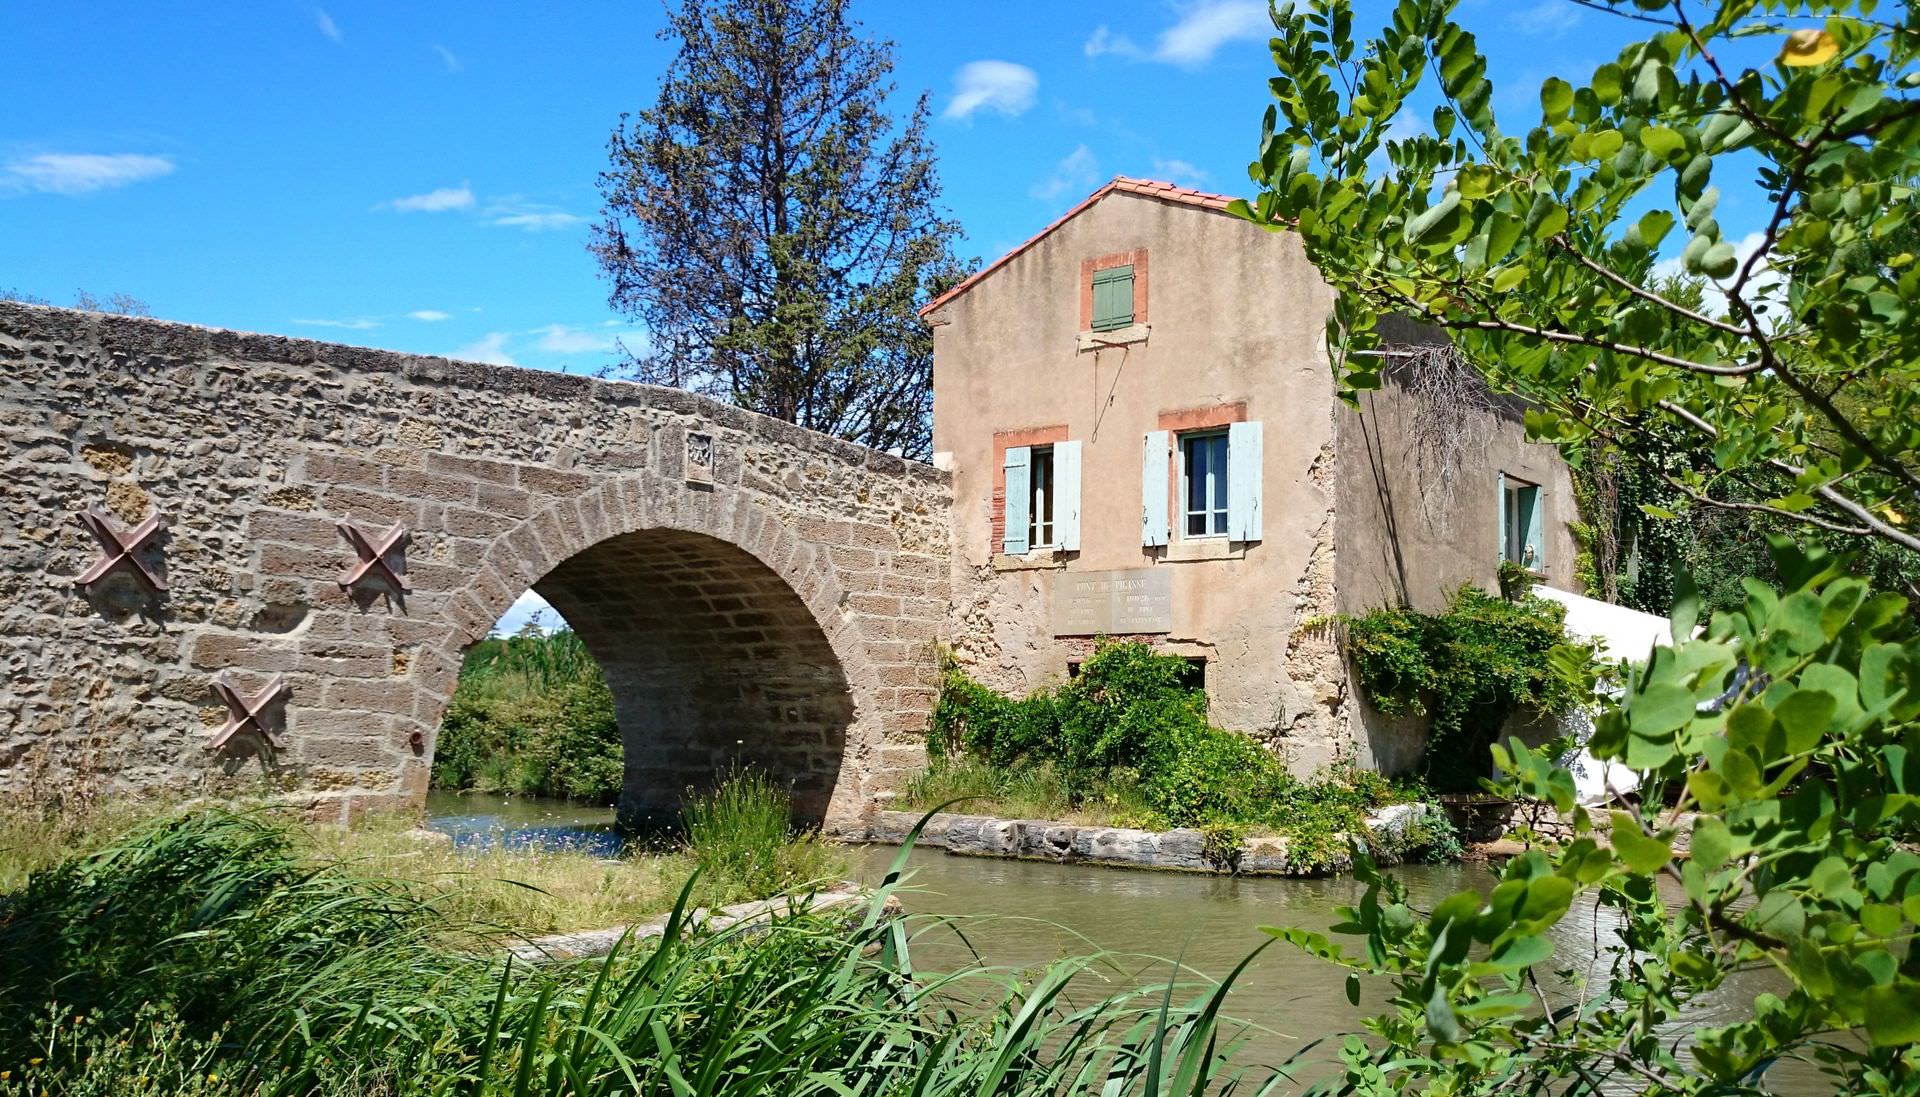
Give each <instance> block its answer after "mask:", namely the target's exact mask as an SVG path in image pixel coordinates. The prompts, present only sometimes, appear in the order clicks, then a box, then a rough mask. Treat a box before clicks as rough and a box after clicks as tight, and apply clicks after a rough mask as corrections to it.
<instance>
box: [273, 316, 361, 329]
mask: <svg viewBox="0 0 1920 1097" xmlns="http://www.w3.org/2000/svg"><path fill="white" fill-rule="evenodd" d="M293 322H294V323H296V324H299V325H301V326H303V327H309V328H346V329H347V330H349V331H366V330H367V329H368V328H377V327H379V326H380V321H378V320H374V319H372V318H370V317H366V316H356V317H354V318H353V319H351V320H302V319H300V318H298V317H295V318H294V321H293Z"/></svg>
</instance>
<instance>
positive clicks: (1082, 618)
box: [1053, 568, 1173, 636]
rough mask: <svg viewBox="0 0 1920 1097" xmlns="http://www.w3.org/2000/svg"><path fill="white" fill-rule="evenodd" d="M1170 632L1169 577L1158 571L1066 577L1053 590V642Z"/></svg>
mask: <svg viewBox="0 0 1920 1097" xmlns="http://www.w3.org/2000/svg"><path fill="white" fill-rule="evenodd" d="M1172 631H1173V575H1172V573H1171V572H1168V571H1166V570H1165V569H1162V568H1128V569H1126V570H1124V571H1083V572H1077V573H1076V572H1068V573H1066V574H1063V575H1061V576H1060V579H1059V581H1058V582H1057V583H1055V584H1054V588H1053V632H1054V635H1056V636H1138V635H1141V634H1143V633H1154V632H1172Z"/></svg>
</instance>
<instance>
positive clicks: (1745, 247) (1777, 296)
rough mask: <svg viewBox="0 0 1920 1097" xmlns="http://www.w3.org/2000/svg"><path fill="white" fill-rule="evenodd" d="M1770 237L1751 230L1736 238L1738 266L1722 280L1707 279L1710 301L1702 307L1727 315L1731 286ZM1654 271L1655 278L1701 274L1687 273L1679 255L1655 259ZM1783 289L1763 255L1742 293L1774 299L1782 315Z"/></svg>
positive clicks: (1750, 297)
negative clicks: (1728, 292)
mask: <svg viewBox="0 0 1920 1097" xmlns="http://www.w3.org/2000/svg"><path fill="white" fill-rule="evenodd" d="M1766 239H1767V238H1766V235H1765V234H1764V233H1759V232H1750V233H1747V234H1746V235H1745V236H1742V237H1741V238H1740V239H1738V240H1735V241H1734V242H1733V258H1734V262H1735V263H1736V264H1738V265H1737V266H1735V267H1734V272H1733V274H1732V275H1731V276H1730V277H1727V278H1723V279H1719V280H1715V279H1712V278H1707V279H1705V283H1706V284H1705V285H1704V286H1703V287H1702V288H1703V289H1704V290H1705V293H1706V301H1705V302H1704V303H1703V305H1702V308H1701V311H1703V312H1705V313H1706V314H1707V315H1708V316H1713V317H1721V316H1725V315H1726V312H1727V287H1728V286H1730V285H1732V284H1733V282H1734V279H1736V278H1739V277H1740V272H1741V271H1743V270H1745V269H1746V268H1747V260H1748V259H1751V258H1753V253H1754V252H1756V251H1759V250H1760V245H1761V244H1762V243H1764V242H1765V241H1766ZM1651 275H1652V278H1654V279H1662V278H1697V277H1699V276H1698V275H1689V274H1688V273H1687V270H1686V267H1685V266H1683V265H1682V264H1681V262H1680V257H1679V256H1678V255H1675V256H1672V257H1671V258H1667V259H1662V260H1660V261H1659V262H1657V263H1655V264H1654V265H1653V270H1652V272H1651ZM1783 293H1784V291H1783V289H1782V286H1781V281H1780V279H1779V278H1777V277H1774V276H1773V264H1772V263H1769V262H1767V261H1766V260H1765V259H1762V260H1761V261H1760V262H1758V263H1756V264H1754V268H1753V277H1752V278H1750V279H1748V280H1747V285H1746V288H1745V289H1743V290H1742V291H1741V293H1740V296H1741V297H1742V299H1744V300H1745V301H1746V302H1747V303H1748V304H1750V305H1751V304H1758V303H1760V302H1762V301H1768V302H1772V303H1773V306H1774V308H1773V313H1774V315H1778V314H1779V311H1780V306H1781V304H1782V303H1783Z"/></svg>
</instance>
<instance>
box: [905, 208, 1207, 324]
mask: <svg viewBox="0 0 1920 1097" xmlns="http://www.w3.org/2000/svg"><path fill="white" fill-rule="evenodd" d="M1114 191H1123V192H1125V193H1127V194H1140V195H1145V196H1146V197H1148V198H1158V199H1161V200H1163V201H1167V202H1178V203H1180V204H1181V205H1186V206H1198V207H1200V208H1201V209H1209V210H1214V211H1216V212H1222V213H1224V212H1225V211H1226V208H1227V204H1228V203H1229V202H1232V201H1233V199H1232V198H1231V197H1229V196H1227V195H1224V194H1209V193H1207V192H1206V191H1203V190H1194V189H1193V188H1192V187H1182V186H1177V185H1175V184H1173V183H1164V182H1160V181H1159V180H1155V179H1130V178H1128V177H1127V176H1124V175H1116V176H1114V177H1113V181H1112V182H1110V183H1108V184H1107V185H1106V186H1104V187H1101V188H1100V189H1099V190H1096V191H1094V192H1093V193H1092V194H1089V195H1087V197H1086V198H1084V199H1082V200H1081V201H1080V203H1079V204H1077V205H1075V206H1074V207H1073V208H1072V209H1070V210H1068V211H1067V212H1065V213H1063V214H1061V215H1060V216H1059V217H1057V218H1055V219H1054V220H1053V222H1052V223H1050V224H1048V225H1047V227H1046V228H1043V229H1041V230H1040V231H1039V232H1036V233H1034V234H1033V235H1032V236H1030V237H1028V238H1027V239H1026V240H1025V241H1024V242H1023V243H1021V244H1020V246H1018V247H1016V248H1014V249H1013V250H1012V251H1009V252H1008V253H1006V254H1005V255H1002V256H1001V257H1000V258H998V259H995V260H994V261H993V262H991V263H988V264H987V265H986V266H984V267H981V268H980V269H979V270H977V271H974V272H973V273H972V274H970V275H968V276H967V277H966V278H964V279H962V280H961V281H960V282H958V283H956V284H955V285H954V287H953V288H952V289H950V290H948V291H947V292H945V293H943V294H941V295H940V296H938V297H936V298H934V299H933V300H931V301H928V302H927V303H926V304H925V305H922V306H921V307H920V315H921V316H922V317H925V316H927V315H928V314H929V313H931V312H933V310H934V309H937V308H939V307H940V306H941V305H944V304H946V303H947V302H948V301H951V300H953V299H954V298H956V297H958V296H960V295H961V294H963V293H965V292H967V291H968V290H970V289H972V288H973V287H974V285H975V284H976V283H978V282H979V281H980V280H981V279H983V278H985V277H986V276H987V275H989V274H992V273H993V272H994V271H996V270H999V269H1000V268H1001V267H1004V266H1006V265H1007V264H1008V263H1010V262H1012V261H1013V258H1014V256H1017V255H1019V254H1020V253H1021V252H1023V251H1026V250H1027V249H1028V248H1030V247H1032V246H1034V245H1035V244H1037V243H1039V242H1040V241H1041V240H1043V239H1045V238H1046V236H1047V234H1049V233H1051V232H1052V231H1053V230H1055V229H1057V228H1059V227H1060V226H1061V225H1064V224H1066V223H1067V222H1068V221H1071V220H1073V218H1074V217H1076V216H1078V215H1079V214H1080V213H1081V212H1082V211H1084V210H1085V209H1087V207H1089V206H1091V205H1093V204H1094V203H1095V202H1098V201H1099V200H1100V199H1102V198H1105V197H1106V196H1107V195H1108V194H1110V193H1112V192H1114Z"/></svg>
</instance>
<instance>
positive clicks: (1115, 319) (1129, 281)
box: [1093, 264, 1133, 331]
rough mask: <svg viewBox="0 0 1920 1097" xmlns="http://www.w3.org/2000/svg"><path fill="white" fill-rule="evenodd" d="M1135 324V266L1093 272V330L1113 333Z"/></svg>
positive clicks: (1129, 265)
mask: <svg viewBox="0 0 1920 1097" xmlns="http://www.w3.org/2000/svg"><path fill="white" fill-rule="evenodd" d="M1132 323H1133V266H1132V264H1128V265H1127V266H1124V267H1108V268H1107V269H1105V270H1096V271H1094V272H1093V330H1095V331H1113V330H1114V329H1116V328H1124V327H1127V326H1129V325H1131V324H1132Z"/></svg>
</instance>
